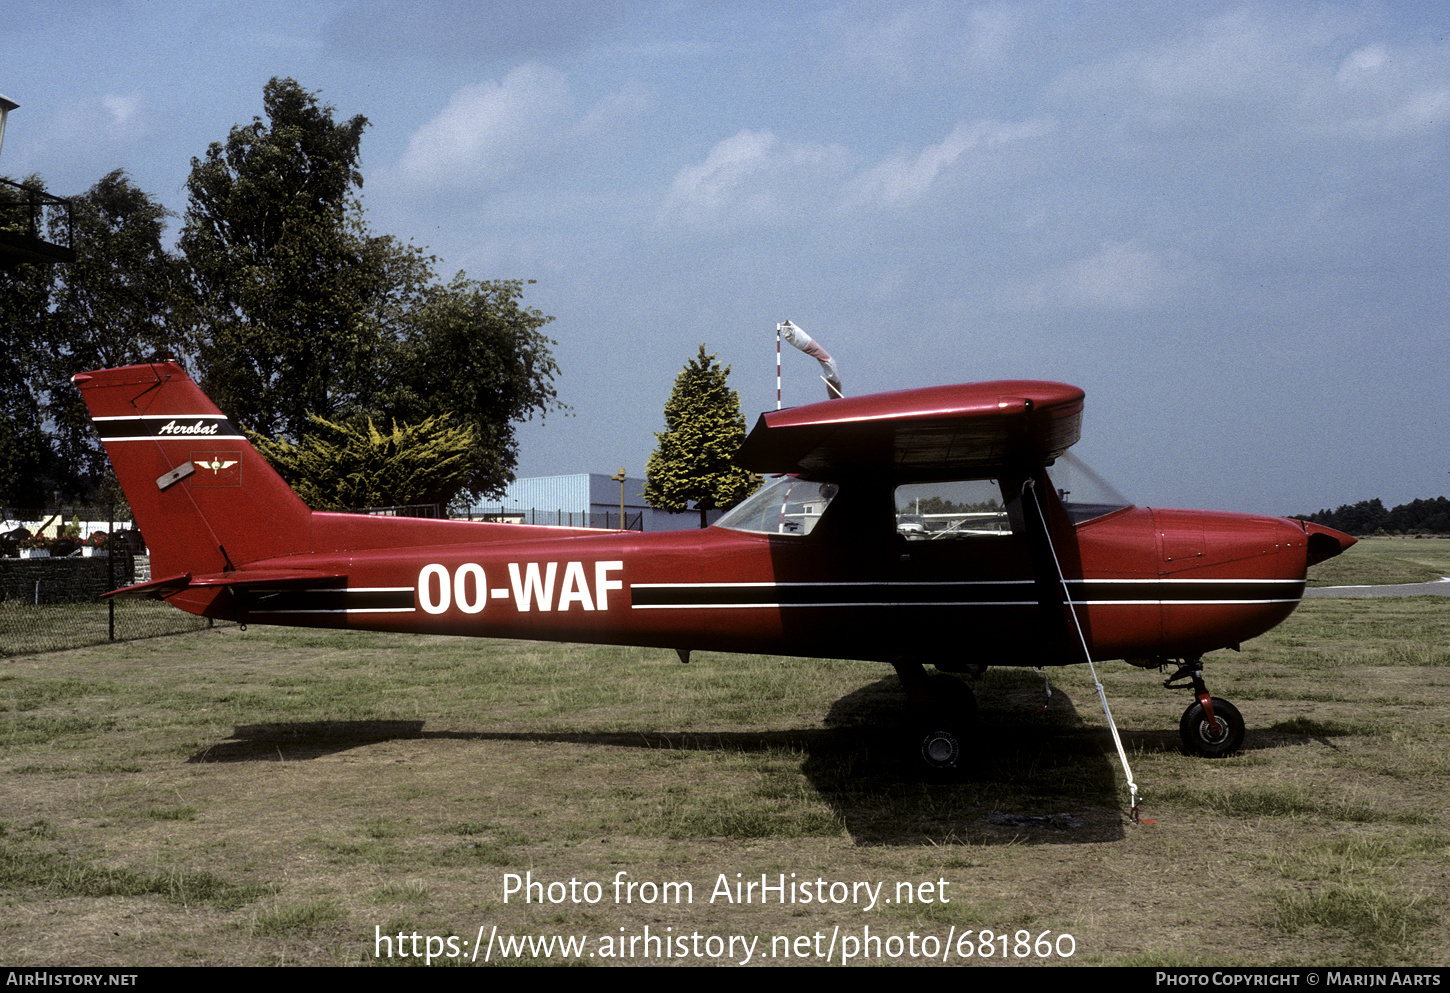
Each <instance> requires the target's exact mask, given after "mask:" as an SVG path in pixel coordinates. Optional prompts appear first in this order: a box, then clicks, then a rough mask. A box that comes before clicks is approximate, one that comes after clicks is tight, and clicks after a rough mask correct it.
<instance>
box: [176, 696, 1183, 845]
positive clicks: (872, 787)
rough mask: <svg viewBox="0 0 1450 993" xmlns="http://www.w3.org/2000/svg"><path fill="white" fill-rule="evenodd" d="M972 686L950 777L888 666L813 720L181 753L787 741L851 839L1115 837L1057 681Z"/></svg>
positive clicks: (353, 737) (396, 725)
mask: <svg viewBox="0 0 1450 993" xmlns="http://www.w3.org/2000/svg"><path fill="white" fill-rule="evenodd" d="M977 691H978V699H979V707H980V709H979V721H978V732H977V735H976V737H975V740H974V741H973V742H972V748H971V753H970V754H969V755H968V757H967V759H966V762H965V765H966V769H965V771H964V773H963V774H962V775H961V776H959V777H958V778H957V779H956V780H955V781H950V782H941V781H933V780H932V779H931V778H929V777H927V776H924V775H923V773H922V772H921V770H920V768H919V766H918V764H917V760H916V758H915V755H914V740H913V737H912V735H910V734H909V733H908V732H909V730H910V728H911V726H912V724H913V721H912V719H911V717H910V713H909V711H908V708H907V705H906V698H905V695H904V693H903V692H902V690H901V688H900V685H899V683H898V682H897V680H896V678H895V676H890V677H887V678H885V679H880V680H877V681H875V682H872V683H869V684H867V685H865V686H863V687H861V688H860V689H857V690H855V691H853V692H851V693H849V694H847V695H846V696H844V697H842V698H840V699H839V700H837V701H836V702H835V704H834V705H833V706H832V707H831V709H830V711H829V713H828V714H827V716H826V719H825V724H826V728H825V729H821V730H802V731H718V732H690V733H683V732H678V733H675V732H598V733H591V732H528V731H525V732H486V731H478V732H471V731H453V730H450V731H436V732H435V731H428V730H426V729H425V728H424V722H423V721H416V720H406V721H386V720H373V721H312V722H302V723H297V722H293V723H273V724H252V725H244V726H240V727H238V728H237V729H236V731H235V733H234V734H233V737H232V738H231V739H230V740H228V741H225V742H220V743H218V744H216V745H213V746H210V747H208V748H207V749H205V750H204V751H201V752H198V753H196V754H195V755H193V756H191V758H190V759H189V761H191V762H265V761H305V760H309V759H315V758H319V757H322V756H327V755H332V754H335V753H338V752H342V751H347V750H349V749H352V748H358V747H362V746H366V745H371V744H377V743H381V742H385V741H395V740H405V739H440V740H458V741H518V742H535V743H540V742H542V743H558V744H571V745H582V746H586V747H601V746H602V747H610V748H644V749H651V750H682V751H698V752H730V753H743V754H752V753H762V754H767V753H768V754H772V755H779V754H780V753H781V752H794V753H797V754H799V755H801V756H802V763H801V773H802V775H803V776H804V777H805V779H806V780H807V781H808V782H809V784H810V786H811V787H812V788H813V789H814V791H815V793H816V794H817V795H818V796H819V797H820V798H821V800H822V801H824V802H825V803H826V804H827V805H829V807H830V808H831V809H832V810H833V812H834V813H835V815H836V817H837V818H838V820H839V821H840V823H841V824H842V825H843V826H844V827H845V829H846V830H847V831H848V832H849V833H850V835H851V837H852V838H853V839H854V840H855V841H856V843H857V844H862V845H920V844H922V843H923V842H924V841H925V842H928V843H934V844H963V843H969V842H970V843H973V844H983V843H986V844H1008V843H1016V844H1023V843H1027V844H1082V843H1088V842H1104V841H1113V840H1117V839H1119V838H1121V837H1122V836H1123V823H1124V820H1125V817H1126V814H1127V811H1126V808H1125V804H1124V802H1123V800H1122V796H1124V795H1125V793H1124V792H1123V791H1122V790H1121V789H1120V787H1121V779H1122V774H1121V770H1120V769H1119V767H1118V764H1117V761H1116V758H1115V756H1114V755H1113V753H1112V746H1111V742H1110V739H1109V738H1108V735H1107V732H1106V731H1105V730H1103V729H1101V728H1090V727H1085V726H1084V724H1083V722H1082V720H1081V718H1080V717H1079V716H1078V713H1077V710H1076V708H1075V706H1074V704H1073V702H1072V700H1071V699H1070V698H1069V697H1068V696H1067V694H1066V693H1064V692H1062V691H1061V690H1054V692H1053V696H1052V700H1051V704H1050V705H1049V706H1048V707H1047V709H1046V710H1045V711H1043V710H1041V709H1040V708H1041V707H1042V704H1043V699H1044V693H1043V687H1042V682H1041V677H1040V676H1036V675H1034V674H1032V673H1029V672H1024V671H1013V670H1001V671H996V670H994V671H992V672H989V673H988V675H987V676H986V677H985V678H984V679H983V680H981V681H980V682H979V683H978V684H977ZM1139 737H1142V738H1145V739H1147V738H1149V737H1153V738H1154V740H1152V741H1148V740H1145V741H1143V742H1141V743H1140V744H1139V745H1138V747H1140V748H1144V749H1145V750H1149V751H1157V750H1159V749H1160V748H1166V747H1167V746H1168V744H1169V740H1168V739H1169V736H1168V735H1166V734H1165V735H1164V736H1162V737H1163V740H1162V741H1161V742H1160V741H1158V740H1156V737H1157V736H1148V735H1140V736H1139ZM1173 737H1174V739H1175V741H1176V736H1173ZM1130 747H1133V746H1132V745H1130ZM1174 747H1176V744H1175V745H1174Z"/></svg>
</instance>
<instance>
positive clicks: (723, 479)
mask: <svg viewBox="0 0 1450 993" xmlns="http://www.w3.org/2000/svg"><path fill="white" fill-rule="evenodd" d="M729 376H730V367H729V366H726V367H724V368H723V369H722V368H721V367H720V365H719V363H717V362H716V361H715V356H713V355H707V354H705V346H704V345H703V344H702V345H700V354H699V355H697V356H696V357H695V358H693V359H691V360H690V361H689V363H687V364H686V366H685V368H684V371H682V372H681V373H680V374H679V375H678V376H677V377H675V388H674V390H673V391H672V392H671V393H670V398H669V400H667V401H666V402H665V430H664V433H663V434H656V435H655V437H656V438H657V439H659V447H658V448H657V449H655V452H654V454H653V455H651V456H650V457H649V463H648V465H647V467H646V469H645V487H644V498H645V500H646V501H648V502H649V505H650V506H651V507H659V508H661V509H663V510H670V511H683V510H687V509H690V504H692V503H693V504H694V509H695V510H698V511H699V512H700V527H704V526H705V511H707V510H717V509H725V508H729V507H733V506H735V504H737V503H739V502H740V501H741V500H744V499H745V498H746V497H748V496H749V495H750V494H751V493H753V492H755V488H756V487H757V486H758V485H759V481H758V480H756V479H755V478H754V477H753V476H752V475H751V474H750V473H749V472H747V471H746V470H744V469H741V468H740V467H739V466H737V465H735V464H734V462H733V461H732V459H733V458H734V456H735V453H736V451H738V450H739V448H740V445H741V443H743V442H744V441H745V415H743V414H741V413H740V397H739V395H738V394H737V393H736V392H735V391H734V390H732V389H731V388H730V384H729V382H728V379H729Z"/></svg>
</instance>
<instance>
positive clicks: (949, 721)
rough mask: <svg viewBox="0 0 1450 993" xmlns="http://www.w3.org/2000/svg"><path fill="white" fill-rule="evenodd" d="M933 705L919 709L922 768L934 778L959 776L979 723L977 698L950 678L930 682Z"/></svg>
mask: <svg viewBox="0 0 1450 993" xmlns="http://www.w3.org/2000/svg"><path fill="white" fill-rule="evenodd" d="M927 686H928V687H929V690H930V693H931V697H932V699H931V702H930V703H928V704H925V705H924V706H922V707H921V708H920V711H921V713H920V715H919V719H918V720H917V722H916V745H917V753H918V756H919V759H920V762H921V765H922V768H923V769H925V771H926V772H927V773H928V774H929V775H931V776H932V777H934V778H951V777H953V776H956V775H958V774H959V773H960V772H961V770H962V768H963V765H962V759H963V757H964V756H965V753H966V751H967V744H968V739H969V736H970V735H971V732H972V728H973V727H975V725H976V722H977V697H976V695H975V694H974V693H972V690H971V688H970V687H969V686H967V685H966V684H965V683H963V682H962V681H961V680H959V679H954V678H952V677H951V676H946V675H937V676H934V677H932V678H931V679H929V680H928V681H927Z"/></svg>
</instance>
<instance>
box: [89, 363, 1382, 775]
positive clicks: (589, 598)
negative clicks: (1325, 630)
mask: <svg viewBox="0 0 1450 993" xmlns="http://www.w3.org/2000/svg"><path fill="white" fill-rule="evenodd" d="M75 382H76V384H77V385H78V386H79V387H80V389H81V391H82V393H83V394H84V396H85V400H86V403H87V405H88V406H89V408H90V413H91V416H92V418H93V420H94V422H95V424H96V427H97V428H98V429H99V431H100V435H101V439H102V441H103V443H104V444H105V447H106V450H107V452H108V453H109V454H110V457H111V461H112V463H113V465H114V466H115V470H116V475H117V477H118V478H119V480H120V482H121V485H122V487H123V488H124V489H125V492H126V497H127V499H128V500H129V501H130V504H131V508H132V511H133V512H134V514H135V517H136V522H137V524H138V525H139V527H140V528H141V530H142V532H143V534H144V535H145V537H146V541H147V544H148V545H149V547H150V551H151V574H152V576H153V577H154V578H153V579H151V580H150V581H149V582H145V583H141V584H138V585H136V586H131V587H128V588H126V589H124V590H121V591H118V593H119V594H124V595H139V596H149V597H154V598H158V599H162V600H165V601H167V602H168V603H171V604H173V605H174V606H177V607H180V608H181V609H182V610H186V611H190V612H191V613H195V614H201V615H205V616H208V617H216V618H225V619H229V620H235V621H240V622H243V623H253V624H256V623H262V624H290V625H300V626H310V627H332V628H353V629H365V630H378V631H403V632H430V633H434V634H451V635H472V636H479V637H490V638H530V639H540V640H549V641H576V642H591V643H596V644H613V645H638V646H645V647H656V648H669V649H674V650H675V651H677V652H678V653H679V655H680V658H681V659H682V660H683V661H688V659H689V654H690V652H691V651H693V650H709V651H723V652H755V653H765V654H774V655H792V656H812V657H826V658H851V659H869V660H879V661H883V662H886V663H889V664H891V665H892V666H894V667H895V668H896V671H897V672H898V674H899V675H900V677H901V681H902V683H903V685H904V687H905V689H906V692H907V697H908V699H909V700H910V701H911V704H912V706H913V708H914V710H915V712H916V713H917V714H918V715H919V717H920V720H919V721H918V722H917V723H916V725H915V726H916V727H917V729H918V730H917V732H916V734H917V737H916V740H915V742H914V745H913V750H914V751H918V752H919V754H920V758H921V761H922V762H923V763H925V764H926V766H927V767H928V768H931V769H935V770H952V769H956V768H958V767H959V766H965V765H967V764H969V763H970V761H971V759H970V754H967V753H965V752H966V750H967V744H966V743H967V740H968V739H967V734H968V732H969V731H970V728H971V724H972V719H973V716H974V714H975V702H974V700H973V698H972V694H971V691H970V690H969V689H968V688H967V687H966V685H965V684H963V683H961V682H960V681H959V680H956V679H953V678H952V677H950V676H933V677H930V678H929V677H928V676H927V674H926V672H925V670H924V668H923V663H930V664H932V665H933V666H935V668H936V669H938V670H941V671H943V672H948V673H952V672H970V671H974V670H979V669H981V668H983V667H985V666H987V665H1013V666H1050V665H1068V664H1073V663H1081V662H1088V661H1100V660H1105V659H1126V660H1128V661H1129V662H1131V663H1133V664H1134V665H1139V666H1145V667H1161V666H1164V665H1167V664H1169V660H1175V661H1177V662H1179V663H1180V665H1179V668H1178V670H1177V672H1176V673H1175V675H1174V676H1173V677H1172V678H1171V679H1170V680H1169V681H1168V682H1167V683H1165V684H1164V685H1165V686H1172V687H1183V688H1188V689H1191V690H1192V693H1193V702H1192V703H1190V704H1189V706H1188V709H1187V710H1186V711H1185V712H1184V714H1183V718H1182V721H1181V722H1180V725H1179V728H1180V732H1181V735H1182V739H1183V744H1184V746H1185V747H1186V748H1187V749H1188V750H1190V751H1192V752H1196V753H1198V754H1200V755H1205V756H1220V755H1226V754H1229V753H1230V752H1233V751H1234V750H1236V749H1237V748H1238V747H1239V745H1240V744H1241V743H1242V740H1243V734H1244V723H1243V720H1242V718H1241V717H1240V716H1239V713H1238V711H1237V710H1236V709H1235V708H1234V707H1233V706H1232V705H1231V704H1229V703H1227V702H1226V701H1224V700H1220V699H1217V698H1214V697H1211V696H1210V694H1209V692H1208V690H1207V688H1206V686H1205V684H1204V681H1203V675H1202V666H1201V662H1200V659H1201V657H1202V656H1203V654H1204V653H1206V652H1210V651H1213V650H1214V649H1219V648H1225V647H1230V648H1236V647H1237V646H1238V644H1239V642H1242V641H1244V640H1246V639H1249V638H1252V637H1254V636H1256V635H1259V634H1262V633H1263V632H1265V631H1267V630H1269V629H1270V628H1272V627H1274V625H1276V624H1278V623H1279V622H1280V621H1282V620H1284V618H1285V617H1287V616H1288V615H1289V614H1290V612H1292V611H1293V609H1294V607H1295V606H1296V605H1297V604H1298V602H1299V599H1300V596H1301V595H1302V593H1303V591H1304V576H1305V569H1306V568H1307V567H1308V566H1309V565H1312V564H1313V563H1316V562H1319V561H1322V560H1324V559H1327V558H1329V557H1331V556H1333V555H1337V554H1339V552H1341V551H1342V550H1344V549H1345V548H1347V547H1349V545H1351V544H1352V543H1353V542H1354V539H1353V538H1351V537H1349V536H1348V535H1345V534H1341V533H1339V532H1338V531H1334V530H1332V529H1330V528H1326V527H1321V526H1320V525H1317V524H1310V523H1304V522H1301V521H1293V520H1285V519H1281V518H1275V517H1256V516H1250V515H1246V514H1229V513H1210V512H1206V511H1189V510H1160V509H1156V508H1151V509H1150V508H1143V507H1134V506H1131V505H1129V504H1128V503H1127V502H1126V501H1123V500H1121V499H1120V498H1117V497H1115V496H1113V495H1110V494H1108V493H1106V492H1103V493H1093V492H1090V490H1091V489H1092V486H1091V483H1092V477H1091V474H1090V473H1088V472H1086V471H1084V469H1083V467H1081V465H1080V463H1076V462H1075V461H1074V460H1073V459H1072V458H1071V456H1068V455H1067V454H1066V453H1067V449H1068V448H1069V447H1070V446H1071V445H1072V444H1073V443H1075V442H1076V441H1077V440H1078V435H1079V430H1080V426H1081V421H1082V409H1083V391H1082V390H1080V389H1078V388H1076V387H1074V386H1067V385H1065V384H1062V383H1050V382H1035V381H1029V380H1007V381H1000V382H990V383H974V384H967V385H960V386H938V387H931V388H926V389H913V390H905V391H901V392H896V393H882V394H876V395H871V396H858V397H849V398H843V399H834V400H828V401H826V402H823V403H815V404H810V405H808V406H802V407H794V408H786V409H784V410H776V411H773V412H769V413H766V414H762V415H761V417H760V419H759V421H758V422H757V423H756V425H755V428H754V430H753V431H752V432H751V433H750V435H749V437H748V438H747V439H746V441H745V444H744V446H743V447H742V448H741V449H740V452H739V454H738V456H737V461H738V462H739V464H741V465H742V466H744V467H745V468H747V469H750V470H753V471H756V472H760V473H766V474H776V475H774V476H773V477H772V478H769V479H767V480H766V482H765V485H764V486H762V487H761V489H760V490H759V491H757V492H756V493H755V495H753V496H751V497H750V498H749V499H747V500H746V501H744V502H743V503H742V504H740V505H739V506H738V507H736V508H735V509H734V510H732V511H730V512H729V513H728V514H726V516H724V517H723V518H721V519H720V521H719V522H718V523H717V524H716V525H715V526H713V527H710V528H708V529H704V530H694V531H672V532H661V533H655V534H641V533H637V532H632V531H613V532H612V531H601V530H595V529H586V528H557V527H533V526H528V525H521V524H496V523H474V522H466V521H446V520H419V519H409V518H401V517H372V516H364V515H356V514H336V513H323V512H320V511H313V510H310V509H308V507H307V506H306V505H305V504H304V503H303V502H302V501H301V500H300V499H299V498H298V497H297V495H296V494H295V493H293V492H292V490H291V489H290V488H289V487H288V485H287V484H286V483H285V482H284V481H283V480H282V478H281V477H280V476H278V475H277V473H276V472H274V471H273V470H272V468H271V467H270V466H269V465H268V464H267V463H266V461H264V460H263V459H262V457H261V456H260V455H259V454H258V453H257V452H256V451H255V450H254V449H253V448H252V446H251V445H250V444H248V442H247V440H246V438H245V437H244V436H243V434H242V432H241V431H240V430H238V428H237V426H236V425H234V424H233V423H232V422H231V421H229V420H228V419H227V417H226V415H224V414H223V413H222V412H221V411H219V410H218V409H217V408H216V407H215V406H214V405H213V404H212V403H211V401H210V400H208V399H207V398H206V396H205V395H203V394H202V392H201V390H200V389H199V388H198V387H197V386H196V384H195V383H193V382H192V381H191V379H190V378H189V377H188V376H187V375H186V373H185V372H184V371H183V370H182V368H181V367H180V365H178V364H176V363H175V362H173V361H166V362H157V363H154V364H148V365H137V366H128V367H125V368H120V369H105V370H100V371H97V372H88V373H81V374H80V375H77V376H76V377H75Z"/></svg>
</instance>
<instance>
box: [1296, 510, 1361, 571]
mask: <svg viewBox="0 0 1450 993" xmlns="http://www.w3.org/2000/svg"><path fill="white" fill-rule="evenodd" d="M1294 523H1295V524H1297V525H1299V526H1300V527H1302V528H1303V529H1304V533H1305V534H1306V535H1308V536H1309V562H1308V564H1309V565H1315V564H1317V563H1320V562H1323V561H1324V560H1325V559H1332V558H1334V556H1336V555H1338V554H1339V553H1340V552H1342V551H1344V550H1346V549H1347V548H1349V546H1350V545H1353V544H1354V543H1355V542H1356V541H1358V540H1359V539H1358V538H1356V537H1354V536H1353V535H1348V534H1345V533H1344V532H1343V531H1336V530H1334V528H1327V527H1325V526H1324V525H1323V524H1314V523H1312V522H1310V521H1295V522H1294Z"/></svg>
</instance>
